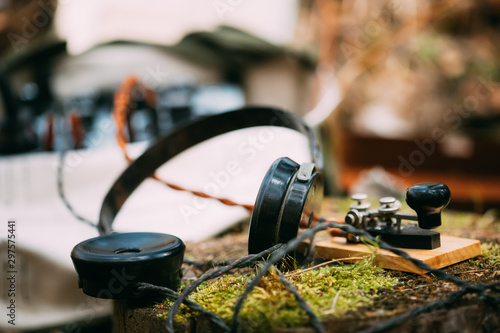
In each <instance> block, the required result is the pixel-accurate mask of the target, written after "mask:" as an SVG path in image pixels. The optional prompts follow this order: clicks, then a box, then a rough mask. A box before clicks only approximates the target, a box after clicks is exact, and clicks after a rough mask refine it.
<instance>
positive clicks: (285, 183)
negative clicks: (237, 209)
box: [248, 157, 299, 254]
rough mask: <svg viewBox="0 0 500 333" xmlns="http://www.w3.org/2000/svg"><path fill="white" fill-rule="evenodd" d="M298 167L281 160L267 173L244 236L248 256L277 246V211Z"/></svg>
mask: <svg viewBox="0 0 500 333" xmlns="http://www.w3.org/2000/svg"><path fill="white" fill-rule="evenodd" d="M298 169H299V165H298V164H297V163H295V162H294V161H292V160H291V159H289V158H288V157H282V158H279V159H277V160H276V161H274V163H273V164H272V165H271V167H270V168H269V170H268V171H267V173H266V175H265V176H264V179H263V180H262V184H261V185H260V188H259V193H258V194H257V199H256V200H255V206H254V209H253V212H252V216H251V218H250V229H249V232H248V253H250V254H255V253H259V252H261V251H263V250H265V249H268V248H269V247H271V246H273V245H275V244H277V243H278V240H279V228H280V221H281V207H282V204H283V202H284V200H285V199H286V193H287V192H288V188H289V186H290V183H291V182H292V179H293V177H294V176H295V174H296V173H297V170H298Z"/></svg>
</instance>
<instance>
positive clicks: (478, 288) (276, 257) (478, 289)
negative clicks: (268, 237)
mask: <svg viewBox="0 0 500 333" xmlns="http://www.w3.org/2000/svg"><path fill="white" fill-rule="evenodd" d="M327 228H337V229H341V230H344V231H346V232H348V233H353V234H355V235H359V236H364V237H366V238H367V239H370V240H372V241H376V240H375V238H374V237H373V236H371V235H370V234H369V233H368V232H366V231H365V230H360V229H357V228H355V227H353V226H351V225H349V224H340V223H336V222H328V223H325V220H324V219H323V218H321V219H320V222H319V223H318V224H317V225H316V226H314V227H312V228H310V229H308V230H306V231H304V232H303V233H302V234H301V235H300V236H299V237H297V238H294V239H292V240H290V241H289V242H288V243H287V244H285V246H284V247H282V248H280V249H279V250H278V251H276V252H275V253H273V254H272V255H271V258H269V260H268V261H267V262H266V263H265V264H264V265H263V266H262V268H261V270H260V272H259V274H257V275H256V276H255V278H254V279H252V280H251V281H250V282H249V283H248V284H247V287H246V288H245V291H244V292H243V294H242V295H241V296H240V298H239V299H238V301H237V302H236V305H235V308H234V313H233V324H232V327H231V332H239V313H240V311H241V308H242V306H243V302H244V301H245V299H246V298H247V297H248V295H249V294H250V292H251V291H252V290H253V288H254V287H255V286H256V285H257V284H258V283H259V281H260V279H261V278H262V277H263V276H264V275H265V274H266V273H267V272H268V271H269V269H270V268H271V267H272V266H273V265H274V264H276V263H277V262H278V261H280V260H281V259H282V258H283V257H284V256H285V255H286V254H287V253H288V252H291V251H293V250H295V249H296V248H297V247H298V246H299V245H300V244H301V242H302V241H303V240H305V239H307V238H310V237H311V236H313V235H314V234H315V233H317V232H318V231H321V230H325V229H327ZM378 243H379V246H380V248H382V249H386V250H389V251H391V252H393V253H395V254H397V255H398V256H401V257H403V258H405V259H408V260H410V261H411V262H412V263H413V264H415V265H416V266H417V267H418V268H420V269H423V270H426V271H429V272H431V273H433V274H435V275H436V276H437V277H439V278H441V279H443V280H446V281H449V282H452V283H454V284H456V285H457V286H459V287H461V288H462V289H463V290H466V291H467V292H469V291H470V292H474V293H477V294H479V295H480V296H481V297H483V298H484V299H485V300H486V301H488V302H490V303H492V304H499V303H500V297H497V296H493V295H490V294H488V293H487V292H486V289H488V288H486V287H485V286H483V285H479V284H478V285H474V286H473V285H471V284H469V283H468V282H466V281H464V280H461V279H459V278H456V277H454V276H452V275H450V274H448V273H446V272H445V271H443V270H441V269H434V268H432V267H430V266H429V265H427V264H426V263H424V262H423V261H420V260H418V259H414V258H412V257H411V256H410V255H408V254H407V253H406V252H404V251H402V250H400V249H397V248H394V247H392V246H390V245H389V244H387V243H386V242H384V241H381V240H379V241H378ZM495 288H497V286H496V285H495ZM495 290H496V289H495ZM409 314H411V313H410V312H408V313H406V314H405V315H406V316H408V315H409Z"/></svg>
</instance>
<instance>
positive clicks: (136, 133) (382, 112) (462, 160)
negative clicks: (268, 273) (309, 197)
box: [0, 0, 500, 331]
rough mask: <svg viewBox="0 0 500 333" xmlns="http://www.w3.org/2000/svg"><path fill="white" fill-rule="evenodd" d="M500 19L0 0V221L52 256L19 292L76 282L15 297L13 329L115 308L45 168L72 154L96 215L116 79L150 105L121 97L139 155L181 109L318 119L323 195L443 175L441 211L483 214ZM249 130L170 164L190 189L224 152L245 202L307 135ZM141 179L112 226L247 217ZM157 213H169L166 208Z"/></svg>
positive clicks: (399, 7)
mask: <svg viewBox="0 0 500 333" xmlns="http://www.w3.org/2000/svg"><path fill="white" fill-rule="evenodd" d="M499 28H500V4H499V3H498V2H497V1H494V0H479V1H419V2H416V1H415V2H413V1H412V2H409V1H399V0H392V1H388V0H375V1H368V0H353V1H342V0H275V1H271V2H270V1H264V0H252V1H249V0H198V1H190V2H181V1H165V0H148V1H142V2H140V3H139V2H137V1H131V0H121V1H120V0H106V1H103V0H101V1H97V0H90V1H82V0H64V1H63V0H61V1H50V0H37V1H30V0H16V1H13V0H11V1H9V0H0V98H1V102H0V209H1V210H0V218H2V220H7V219H8V218H16V219H18V220H19V221H20V222H19V224H20V226H19V230H18V233H19V237H20V239H21V240H24V243H23V246H25V250H23V251H24V252H23V253H22V255H23V256H24V257H26V258H32V259H26V262H28V261H29V260H32V261H33V260H35V259H33V258H38V257H37V256H44V257H43V258H45V259H44V260H48V261H47V263H45V262H44V261H40V260H38V259H37V260H38V261H37V262H38V263H39V264H40V265H41V266H43V267H45V268H44V269H42V268H31V266H30V265H26V267H25V269H26V270H30V272H32V274H28V273H26V274H25V276H36V274H37V272H38V273H39V274H40V278H37V277H33V278H31V277H30V278H27V277H26V278H24V279H22V280H21V281H20V283H24V285H25V287H24V290H28V289H29V288H28V287H27V286H28V285H33V286H34V287H31V288H32V289H33V290H39V289H45V290H47V292H46V293H45V294H43V295H38V296H33V295H35V294H36V293H35V291H33V292H32V293H35V294H30V295H31V296H26V297H28V298H29V297H32V298H33V297H35V298H36V299H37V300H38V302H39V303H38V304H47V300H48V299H49V300H50V299H52V298H51V297H49V296H47V295H56V294H57V295H64V294H65V293H66V295H68V294H67V293H69V292H71V293H72V294H71V295H73V296H72V297H71V300H67V299H66V300H65V299H64V297H62V296H61V297H59V298H58V297H55V296H54V297H53V299H52V300H51V301H50V302H52V303H50V302H49V303H50V304H51V305H50V306H48V307H46V308H47V310H46V311H45V312H44V313H43V316H42V317H43V318H45V319H44V320H41V319H40V318H41V314H40V313H37V312H36V311H34V310H33V309H34V307H31V306H28V305H25V309H26V315H25V318H31V319H29V320H28V319H26V320H25V321H24V325H25V326H24V327H23V326H22V325H20V326H18V328H19V329H21V330H27V331H29V330H37V329H42V328H47V327H59V328H58V329H60V330H62V331H68V330H70V328H68V327H69V326H68V323H78V325H77V327H78V328H79V329H85V328H86V327H92V325H93V323H95V322H96V320H97V319H99V318H100V319H102V318H106V314H107V313H109V304H108V305H106V304H105V305H99V304H94V303H92V304H90V305H89V304H88V302H90V301H88V300H87V299H86V298H84V296H83V295H80V294H81V292H80V291H79V290H78V289H77V288H76V286H75V285H74V283H75V274H74V272H73V271H72V267H71V262H70V260H69V251H70V250H71V248H72V246H74V245H75V244H76V243H77V242H78V241H81V240H83V239H85V238H88V237H92V236H96V234H95V230H88V227H86V226H79V225H78V224H77V222H75V221H76V220H75V218H74V217H73V216H71V214H70V213H69V212H68V211H67V209H66V208H65V207H64V205H63V204H62V203H61V201H60V198H58V192H57V186H56V185H57V177H56V171H57V167H58V161H59V157H58V153H60V152H62V151H65V150H69V151H70V152H72V155H71V156H68V160H69V161H67V162H66V163H65V164H64V166H65V167H66V169H67V172H66V173H65V177H66V188H67V191H68V193H70V194H68V195H70V197H71V199H72V201H73V202H74V203H76V206H78V209H79V211H80V212H84V213H86V214H87V216H90V217H93V219H94V220H96V219H97V215H98V210H99V207H100V202H101V201H102V198H103V197H104V194H105V193H106V190H107V189H108V188H109V186H110V185H111V184H112V182H113V180H114V179H115V178H116V177H117V176H118V175H119V174H120V172H121V171H122V170H123V169H124V168H125V166H126V162H125V161H124V159H123V156H122V155H121V152H120V151H119V148H118V144H117V142H116V128H115V124H114V120H113V117H112V111H113V109H114V106H113V99H114V96H115V93H116V92H117V90H118V88H119V87H120V86H121V85H122V83H123V82H124V80H125V79H127V78H128V77H130V76H134V77H135V78H137V80H138V81H140V82H141V83H143V84H144V85H145V86H147V87H149V88H151V89H152V90H153V91H154V92H155V94H156V97H157V102H156V104H155V105H154V106H152V105H151V104H149V103H148V101H147V98H146V97H145V96H144V94H141V93H140V91H139V92H132V96H133V103H134V108H135V111H134V113H133V114H132V115H131V116H130V119H128V122H127V124H126V133H127V138H128V140H129V141H130V142H131V143H132V144H130V145H129V146H130V147H129V148H130V149H131V150H132V152H133V155H134V154H135V155H134V156H137V155H138V154H140V152H141V151H143V150H144V149H145V147H147V145H148V144H150V143H151V142H154V141H155V140H156V139H157V138H159V137H161V136H162V135H164V134H165V133H167V132H168V131H170V130H172V129H173V128H175V127H176V126H177V125H178V124H181V123H182V122H184V121H186V120H189V119H193V118H195V117H198V116H202V115H207V114H215V113H219V112H223V111H227V110H231V109H236V108H240V107H243V106H245V105H261V106H272V107H278V108H282V109H285V110H288V111H291V112H294V113H296V114H298V115H300V116H301V117H303V118H304V119H305V120H306V122H308V123H309V124H310V125H311V126H312V127H314V128H315V130H316V131H317V133H318V138H319V139H320V141H321V145H322V151H323V154H324V157H325V161H326V165H325V174H326V180H327V184H326V189H327V194H328V195H331V196H345V195H348V194H350V193H353V192H360V191H362V192H366V193H368V194H370V195H396V196H398V197H401V196H402V194H403V193H404V189H405V188H406V187H407V186H409V185H411V184H413V183H416V182H420V181H440V182H443V183H446V184H447V185H448V186H449V187H450V189H451V192H452V202H451V206H453V207H455V208H458V209H466V210H473V211H475V212H478V213H483V212H486V211H489V210H490V209H492V208H493V209H495V208H498V207H500V63H499V62H500V57H499V54H500V29H499ZM259 134H261V132H254V133H253V134H252V133H251V132H244V133H243V134H235V135H236V136H233V137H230V136H229V137H225V139H224V140H220V141H223V143H222V145H223V146H222V147H224V148H223V149H221V148H220V147H221V143H220V142H219V143H218V144H212V143H207V144H208V146H205V147H204V148H203V149H202V150H199V151H197V152H195V153H191V155H189V153H187V155H186V156H181V157H180V159H179V160H177V161H174V163H173V166H170V168H171V169H168V168H169V167H167V169H165V170H164V173H165V174H169V173H170V174H172V172H173V173H174V174H175V175H176V177H174V178H176V179H178V180H179V179H181V180H182V179H184V180H185V181H184V182H183V181H181V183H182V185H186V186H187V185H189V186H191V187H190V188H193V189H196V186H198V185H197V184H208V183H207V182H209V181H210V179H211V178H210V175H209V174H208V173H209V172H208V171H206V170H212V171H213V172H216V171H217V170H220V168H223V167H224V165H225V164H226V162H227V161H228V160H232V159H236V160H237V161H239V163H240V164H239V165H240V166H241V170H242V173H241V175H239V176H240V177H235V178H234V179H232V181H231V182H230V184H228V185H227V186H226V185H224V186H222V185H221V186H219V187H220V188H219V190H220V193H218V194H221V195H225V196H227V197H231V198H232V199H237V201H240V202H243V203H247V204H253V200H254V198H255V195H256V191H257V190H258V186H259V184H260V180H261V179H262V176H263V174H264V173H265V171H266V169H267V167H268V166H269V165H270V163H271V162H272V161H273V160H274V159H276V158H278V157H280V156H290V157H292V158H294V159H296V160H298V161H300V160H303V159H307V158H308V151H307V144H306V143H305V142H304V139H303V138H301V137H297V136H294V134H292V133H288V132H286V131H285V132H282V133H280V134H279V135H278V134H276V133H275V134H274V136H273V137H272V140H270V141H272V144H268V142H267V141H266V140H261V142H260V143H261V145H253V146H251V144H250V142H252V141H251V139H249V138H252V137H253V136H254V135H257V137H259V136H258V135H259ZM211 144H212V146H210V145H211ZM245 144H248V145H245ZM260 147H263V148H260ZM244 149H247V150H246V151H247V152H249V154H248V155H245V154H244V153H242V151H245V150H244ZM251 152H253V154H252V153H251ZM183 155H184V154H183ZM175 162H177V164H176V163H175ZM211 163H212V164H211ZM217 163H219V164H217ZM192 166H193V167H192ZM200 169H202V170H201V171H200ZM68 170H69V171H68ZM205 171H206V172H205ZM248 175H250V176H248ZM219 185H220V184H219ZM146 186H149V187H145V188H144V189H142V194H138V195H137V196H138V197H142V198H143V201H142V203H141V204H137V205H136V206H135V207H128V206H126V207H125V212H122V213H121V214H120V216H119V218H118V222H122V225H123V227H124V229H127V228H128V227H130V228H131V229H133V228H134V223H136V222H130V221H132V220H134V221H136V220H137V219H138V218H139V219H141V218H144V219H147V220H148V221H150V220H151V221H158V223H160V222H161V221H164V220H171V221H176V220H178V219H179V218H181V219H183V221H184V222H186V223H188V222H189V223H198V222H197V220H196V218H199V217H200V215H201V216H205V217H207V216H209V217H208V219H209V220H210V221H218V223H219V224H218V225H217V226H216V227H214V224H211V225H208V226H207V227H206V228H205V229H203V228H200V229H199V230H198V234H195V233H196V230H193V229H198V228H191V229H190V230H189V232H188V231H186V228H185V224H181V225H179V224H178V223H175V222H173V223H172V222H171V228H172V229H173V231H169V232H171V233H173V234H176V235H179V236H182V237H184V238H187V239H188V240H189V239H191V240H199V239H203V238H206V237H208V236H211V235H214V234H217V233H219V232H221V231H223V230H224V229H225V228H227V227H228V226H230V225H232V224H234V223H236V222H238V221H240V220H241V219H245V218H248V214H247V212H246V211H245V210H243V209H241V210H238V208H234V210H231V208H226V207H219V206H216V204H213V205H212V204H211V206H210V207H209V208H207V209H208V210H207V211H203V214H200V212H201V211H202V209H201V208H199V207H197V206H194V207H195V211H194V215H193V216H191V215H189V214H191V213H192V212H193V210H191V211H189V212H191V213H189V214H188V215H186V211H184V212H183V211H182V209H181V211H179V209H178V207H182V205H183V204H186V203H187V204H188V205H191V201H192V198H191V197H190V196H189V194H185V193H183V194H178V193H174V194H172V195H171V197H165V196H163V192H162V191H164V189H163V188H161V189H159V188H153V185H146ZM141 188H142V186H141ZM200 189H201V190H203V186H201V188H200ZM154 191H157V192H154ZM151 193H161V194H160V195H158V196H156V195H152V194H151ZM135 196H136V194H134V198H135ZM167 196H168V194H167ZM166 198H168V200H167V199H166ZM137 200H138V201H137V202H139V201H140V199H137ZM161 200H164V201H161ZM159 205H160V206H159ZM158 206H159V207H158ZM191 206H192V205H191ZM191 206H189V207H191ZM165 207H166V209H165ZM169 208H170V211H175V214H174V213H166V212H164V210H169ZM191 208H192V207H191ZM159 209H163V210H162V211H161V212H159ZM203 209H205V208H203ZM196 212H197V213H196ZM168 214H170V215H168ZM121 215H125V217H121ZM146 217H147V218H146ZM191 217H193V219H194V220H193V221H194V222H193V221H191V220H190V218H191ZM120 218H121V220H120ZM127 223H128V224H127ZM214 223H215V222H214ZM153 224H154V223H153V222H151V229H153V230H156V229H155V228H157V229H158V230H163V231H165V230H164V229H165V227H164V226H162V227H158V226H157V225H156V224H155V225H153ZM172 224H177V225H172ZM205 225H206V224H205ZM23 228H24V229H23ZM79 228H80V229H79ZM162 228H163V229H162ZM175 228H177V229H175ZM172 229H169V230H172ZM49 230H50V231H49ZM135 230H137V225H135ZM4 233H5V231H4V230H1V232H0V235H1V236H2V237H4ZM184 238H183V239H184ZM2 258H3V257H2ZM35 261H36V260H35ZM51 265H52V266H53V267H59V269H61V273H59V276H60V279H61V281H62V279H63V278H62V276H67V280H68V282H67V286H66V287H65V288H66V289H64V288H62V287H61V284H54V283H53V281H52V282H51V281H50V279H49V280H47V279H43V278H42V277H41V276H42V273H41V272H42V271H43V272H47V267H52V266H51ZM54 269H55V268H53V269H49V271H50V270H52V271H53V270H54ZM26 272H27V271H26ZM33 274H35V275H33ZM44 274H45V273H44ZM65 274H66V275H65ZM44 281H45V282H44ZM0 285H1V286H2V288H4V285H2V284H0ZM5 290H6V289H3V290H2V291H1V292H2V294H4V293H5ZM25 293H26V295H28V292H25ZM37 297H38V298H37ZM66 298H68V297H66ZM61 299H62V300H61ZM3 301H4V300H2V302H3ZM25 301H26V302H25V304H28V303H29V304H33V302H34V301H33V299H31V300H28V299H26V300H25ZM30 302H31V303H30ZM92 302H95V301H94V300H93V301H92ZM35 303H36V302H35ZM74 304H79V306H78V307H77V306H75V305H74ZM82 304H85V305H84V306H82ZM99 306H103V308H102V309H103V310H102V311H101V310H99V311H97V310H95V309H101V308H99ZM50 309H53V311H52V310H50ZM61 309H67V313H65V314H64V315H63V314H61V313H62V312H64V311H62V310H61ZM89 309H90V310H89ZM105 309H107V310H105ZM51 311H52V312H51ZM106 311H108V312H106ZM30 316H31V317H30ZM102 320H104V322H105V321H106V319H102ZM4 324H5V323H4V322H2V323H0V325H4ZM0 328H3V326H0ZM9 329H12V327H9ZM47 329H48V328H47Z"/></svg>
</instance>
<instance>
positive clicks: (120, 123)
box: [113, 76, 254, 213]
mask: <svg viewBox="0 0 500 333" xmlns="http://www.w3.org/2000/svg"><path fill="white" fill-rule="evenodd" d="M134 88H140V92H141V93H143V96H144V99H145V101H146V103H147V104H148V106H150V107H155V106H156V93H155V92H154V91H153V90H152V89H150V88H148V87H146V86H145V85H144V84H142V83H141V82H139V81H138V80H137V78H136V77H134V76H130V77H128V78H127V79H125V81H124V82H123V83H122V85H121V86H120V88H119V89H118V91H117V92H116V94H115V99H114V110H113V117H114V120H115V123H116V139H117V141H118V146H120V149H121V151H122V152H123V155H124V156H125V159H126V160H127V162H129V163H130V162H132V161H133V159H132V158H131V157H130V155H129V154H128V152H127V148H126V144H127V143H128V138H127V134H126V133H125V125H126V124H127V120H128V119H129V117H130V115H131V114H132V112H134V111H135V106H134V104H133V100H132V96H131V93H132V91H133V89H134ZM129 131H130V128H129ZM151 178H153V179H154V180H156V181H158V182H160V183H162V184H164V185H166V186H168V187H169V188H171V189H174V190H176V191H184V192H189V193H192V194H194V195H196V196H198V197H201V198H206V199H214V200H217V201H219V202H221V203H222V204H224V205H226V206H238V207H243V208H245V209H246V210H247V211H248V212H250V213H251V212H252V211H253V208H254V206H253V205H246V204H240V203H237V202H234V201H232V200H230V199H227V198H219V197H215V196H212V195H209V194H206V193H203V192H200V191H193V190H188V189H186V188H183V187H181V186H179V185H175V184H172V183H170V182H167V181H165V180H163V179H160V178H159V177H158V176H157V175H156V174H153V175H152V176H151Z"/></svg>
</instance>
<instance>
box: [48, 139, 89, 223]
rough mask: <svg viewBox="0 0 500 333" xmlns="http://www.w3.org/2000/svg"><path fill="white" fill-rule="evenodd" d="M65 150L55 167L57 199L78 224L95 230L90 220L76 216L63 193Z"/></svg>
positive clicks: (76, 213)
mask: <svg viewBox="0 0 500 333" xmlns="http://www.w3.org/2000/svg"><path fill="white" fill-rule="evenodd" d="M66 153H67V150H66V149H63V150H62V151H61V154H60V155H59V163H58V165H57V193H58V194H59V198H61V200H62V202H63V203H64V205H65V206H66V208H67V209H68V210H69V212H70V213H71V214H72V215H73V216H74V217H75V218H76V219H78V220H79V221H80V222H83V223H85V224H87V225H89V226H91V227H93V228H97V223H95V222H92V221H91V220H89V219H87V218H85V217H83V216H82V215H80V214H78V212H77V211H76V210H75V209H74V208H73V205H71V203H70V202H69V201H68V199H67V198H66V194H65V193H64V175H63V174H64V160H65V158H66Z"/></svg>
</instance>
